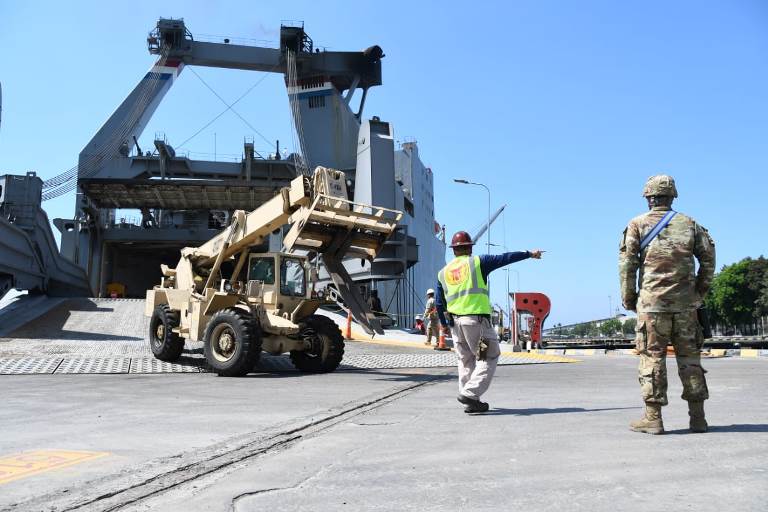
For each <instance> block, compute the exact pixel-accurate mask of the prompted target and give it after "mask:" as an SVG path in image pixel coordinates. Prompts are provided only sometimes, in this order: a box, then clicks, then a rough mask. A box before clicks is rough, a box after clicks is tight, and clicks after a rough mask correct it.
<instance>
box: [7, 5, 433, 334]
mask: <svg viewBox="0 0 768 512" xmlns="http://www.w3.org/2000/svg"><path fill="white" fill-rule="evenodd" d="M147 43H148V49H149V51H150V53H151V54H153V55H156V56H157V57H158V60H157V62H156V63H155V64H154V65H153V66H152V68H151V69H150V70H149V72H147V73H146V75H145V76H144V77H143V78H142V79H141V80H140V81H139V83H138V84H137V85H136V87H135V88H134V89H133V91H132V92H131V93H130V94H129V95H128V96H127V97H126V98H125V100H124V101H123V102H122V103H121V104H120V106H119V107H118V108H117V109H116V110H115V112H114V113H113V114H112V115H111V116H110V117H109V118H108V119H107V121H106V122H105V123H104V125H103V126H102V127H101V128H100V129H99V130H98V131H97V133H96V134H95V135H94V137H93V138H92V139H91V141H89V142H88V144H86V146H85V147H84V148H83V150H82V151H81V153H80V156H79V160H78V165H77V166H76V167H74V168H72V169H70V170H68V171H66V172H64V173H62V174H60V175H59V176H56V177H54V178H51V179H48V180H46V181H44V182H43V184H42V191H41V194H40V195H41V196H42V200H43V201H44V200H46V199H51V198H54V197H58V196H60V195H62V194H65V193H68V192H70V191H72V190H75V191H76V208H75V215H74V216H73V218H70V219H55V220H54V224H55V226H56V227H57V228H58V229H59V230H60V231H61V253H62V255H63V256H64V257H66V258H67V259H68V260H70V261H72V262H73V263H75V264H76V265H79V266H80V267H82V268H83V269H85V272H86V274H87V276H88V283H87V286H88V287H90V289H91V293H92V294H93V295H95V296H108V295H109V294H110V293H114V290H115V289H117V290H120V292H119V293H120V294H121V295H122V296H126V297H139V296H142V294H143V293H144V290H145V289H147V288H149V287H151V286H152V284H153V283H155V282H157V281H158V279H159V277H160V270H159V269H160V265H161V264H171V263H173V262H174V261H175V260H176V259H177V258H178V251H179V249H181V248H182V247H184V246H187V245H190V244H195V243H200V242H203V241H205V240H208V239H210V238H211V237H212V236H213V235H214V234H215V233H216V232H217V231H220V230H221V229H223V228H224V227H226V225H227V224H228V222H229V220H230V215H231V213H232V211H234V210H236V209H244V210H253V209H254V208H256V207H258V206H259V205H261V204H263V203H264V202H265V201H266V200H268V199H269V198H271V197H273V196H274V194H275V193H277V192H278V191H279V190H280V189H281V188H282V187H284V186H286V185H288V183H289V182H290V180H291V179H293V178H294V177H295V176H297V175H300V174H309V173H310V172H311V170H312V169H314V168H315V167H316V166H318V165H322V166H325V167H331V168H335V169H339V170H342V171H344V172H345V173H346V174H347V176H348V177H349V181H348V183H347V188H348V191H349V195H350V198H349V199H350V200H355V201H357V202H360V203H368V204H377V205H381V206H384V207H390V208H399V209H403V210H404V211H406V212H408V215H406V217H407V220H406V221H405V222H403V223H402V225H401V226H400V227H399V228H398V231H397V233H395V235H394V236H392V238H391V239H390V241H389V242H388V243H387V246H386V247H385V249H384V250H383V251H382V253H381V256H380V257H379V258H377V260H376V261H375V262H374V263H373V265H370V264H369V265H368V268H365V266H361V265H359V264H358V263H356V262H347V263H346V265H347V266H348V268H349V269H350V272H351V273H352V275H353V277H354V278H355V280H357V281H359V282H360V283H361V284H363V285H365V286H366V287H367V289H380V290H382V292H383V299H384V300H387V302H388V303H390V305H391V307H392V309H391V313H392V314H393V315H395V316H399V317H402V318H404V317H406V316H407V315H411V314H412V313H413V312H414V311H416V310H418V309H419V308H418V307H415V308H414V307H411V306H408V304H410V303H414V304H416V303H417V301H415V300H414V297H408V298H406V296H405V295H406V291H405V290H407V289H409V288H413V289H414V293H416V294H417V295H418V294H423V291H422V290H420V288H422V287H423V283H421V282H420V280H421V277H420V276H421V275H422V274H424V275H428V274H434V273H436V272H437V268H438V267H437V266H436V263H435V262H438V263H440V264H441V263H442V260H443V256H444V246H440V244H439V241H438V242H437V245H436V243H435V242H436V240H437V239H436V238H435V231H434V220H433V217H434V201H433V199H432V183H431V173H428V172H427V170H426V168H425V167H424V166H423V164H421V162H420V160H419V159H418V152H417V148H416V145H415V143H406V144H404V145H403V147H402V148H400V149H398V150H397V151H396V149H395V142H394V134H393V128H392V125H391V124H390V123H389V122H387V121H384V120H382V119H380V118H379V117H375V116H374V117H371V118H365V117H364V107H365V103H366V98H367V96H368V93H369V90H370V89H371V88H372V87H376V86H379V85H381V83H382V82H381V60H382V58H383V57H384V52H383V51H382V49H381V48H380V47H379V46H375V45H374V46H371V47H369V48H367V49H365V50H363V51H351V52H336V51H325V50H321V49H320V48H315V47H314V44H313V41H312V39H311V38H310V37H309V35H308V34H307V33H306V32H305V31H304V27H303V24H286V25H283V26H281V30H280V46H279V48H267V47H260V46H247V45H238V44H230V42H229V40H227V39H224V40H223V41H221V42H209V41H197V40H195V39H194V37H193V35H192V33H191V32H190V31H189V30H188V29H187V27H186V25H185V23H184V21H183V20H181V19H160V20H159V21H158V23H157V26H156V27H155V29H154V30H153V31H152V32H151V33H150V34H149V37H148V39H147ZM185 66H207V67H219V68H229V69H242V70H253V71H262V72H270V73H279V74H282V75H283V76H284V79H285V83H286V89H287V94H288V99H289V103H290V107H291V115H292V118H293V120H294V124H295V128H296V130H295V140H294V147H295V148H296V153H294V154H292V155H290V156H288V157H283V156H282V155H281V153H280V149H279V145H278V144H277V143H276V145H275V148H274V152H270V154H268V155H260V154H259V153H258V152H257V151H256V150H255V148H254V144H253V142H252V141H246V142H245V143H244V145H243V156H242V159H241V161H240V162H226V161H206V160H194V159H190V158H188V157H187V156H184V155H178V154H177V153H176V151H175V149H174V147H173V144H172V141H171V140H169V139H168V138H166V137H165V136H156V137H155V140H154V141H153V147H152V148H151V149H150V148H141V147H140V146H139V137H140V136H141V133H142V132H143V130H144V128H145V127H146V126H147V123H148V122H149V120H150V118H151V117H152V115H153V113H154V112H155V110H156V109H157V107H158V105H159V104H160V102H161V101H162V99H163V97H164V96H165V94H166V93H167V92H168V91H169V89H170V88H171V87H172V85H173V83H174V81H175V80H176V79H177V78H178V77H179V76H180V74H181V73H182V72H183V70H184V67H185ZM417 203H418V204H417ZM6 206H7V205H6ZM126 210H129V211H133V212H135V215H136V217H137V218H140V219H141V220H140V221H138V222H130V221H125V218H124V217H125V215H124V214H123V213H118V212H125V211H126ZM282 235H283V233H282V232H281V231H280V230H279V229H278V230H276V232H275V233H274V234H273V236H272V237H270V242H269V247H265V249H271V250H278V249H279V247H280V245H281V242H282ZM424 237H426V238H424ZM425 240H428V241H427V242H426V243H425ZM427 261H428V262H429V264H428V267H429V268H426V267H425V265H424V263H426V262H427ZM417 262H420V263H418V264H417ZM415 265H416V266H415ZM420 269H421V270H420ZM408 276H410V278H409V277H408ZM7 281H8V282H9V283H11V285H12V283H13V276H11V277H10V278H9V279H8V280H7ZM387 281H393V282H395V283H396V282H399V281H407V282H408V285H405V284H403V285H401V286H398V285H397V284H394V285H392V286H390V285H384V284H383V283H384V282H387ZM425 282H426V281H425ZM115 285H117V286H115ZM387 286H390V288H391V291H387V290H389V288H387ZM42 288H44V286H42ZM43 291H46V290H45V289H43ZM387 293H390V294H391V297H388V296H387ZM388 298H392V300H388ZM401 323H403V322H401Z"/></svg>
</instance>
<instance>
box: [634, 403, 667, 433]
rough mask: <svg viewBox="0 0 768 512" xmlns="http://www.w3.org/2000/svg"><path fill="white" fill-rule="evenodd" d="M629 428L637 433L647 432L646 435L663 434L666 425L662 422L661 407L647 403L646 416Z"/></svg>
mask: <svg viewBox="0 0 768 512" xmlns="http://www.w3.org/2000/svg"><path fill="white" fill-rule="evenodd" d="M629 428H630V430H634V431H635V432H645V433H646V434H654V435H656V434H663V433H664V423H663V422H662V420H661V406H660V405H659V404H652V403H646V404H645V416H643V417H642V418H640V419H639V420H637V421H633V422H632V423H630V424H629Z"/></svg>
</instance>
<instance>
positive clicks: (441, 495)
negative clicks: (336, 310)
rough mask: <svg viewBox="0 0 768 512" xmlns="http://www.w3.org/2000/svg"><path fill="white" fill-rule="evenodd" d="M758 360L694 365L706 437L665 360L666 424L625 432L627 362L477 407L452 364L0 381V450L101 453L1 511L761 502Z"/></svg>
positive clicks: (514, 382) (26, 481)
mask: <svg viewBox="0 0 768 512" xmlns="http://www.w3.org/2000/svg"><path fill="white" fill-rule="evenodd" d="M402 350H407V349H402ZM767 363H768V361H765V360H739V359H727V358H726V359H717V360H712V361H707V362H706V363H705V364H706V367H707V369H709V370H710V373H709V374H708V378H709V379H710V391H711V394H712V400H710V401H708V402H707V405H708V416H709V420H710V424H711V425H712V432H710V433H708V434H703V435H693V434H688V433H687V415H686V411H685V407H684V405H685V404H684V402H682V401H681V400H680V399H679V398H678V397H679V394H680V385H679V382H678V381H677V379H676V375H674V371H672V372H671V376H670V377H671V378H670V384H671V385H670V399H671V402H672V403H671V405H670V406H669V407H667V408H665V410H664V412H665V423H666V427H667V429H668V430H669V431H670V432H669V433H670V435H666V436H648V435H643V434H637V433H633V432H630V431H629V430H628V428H627V423H628V422H629V421H630V420H631V419H634V418H635V417H637V416H638V415H639V414H640V413H641V407H640V405H641V404H640V399H639V390H638V386H637V381H636V377H635V365H636V360H635V359H634V358H631V357H617V358H585V360H584V361H583V362H581V363H578V364H557V365H552V364H538V365H521V366H505V367H500V368H499V372H498V374H497V379H496V381H495V382H494V385H493V386H492V387H491V390H490V392H489V393H488V395H487V399H488V400H489V402H490V403H491V406H492V409H493V410H492V411H491V413H490V414H487V415H483V416H469V415H466V414H464V413H463V412H462V409H461V406H460V404H458V402H456V401H455V394H456V383H455V381H454V378H455V377H454V373H455V372H454V371H453V370H451V369H438V368H435V369H421V370H419V369H410V370H409V369H402V370H371V371H344V372H337V373H333V374H329V375H317V376H309V375H301V376H299V375H297V374H292V373H283V374H258V375H254V376H252V377H249V378H244V379H223V378H216V377H215V376H213V375H206V374H197V375H136V376H134V375H124V376H110V375H104V376H99V375H93V376H84V375H72V376H8V377H2V380H0V382H2V385H3V393H2V400H3V407H2V409H0V425H1V426H2V430H3V434H4V435H3V436H2V438H1V439H0V454H8V453H9V452H13V451H18V450H25V451H26V450H39V449H45V448H67V449H72V450H93V451H98V452H107V453H108V454H109V455H106V456H104V457H102V458H99V459H96V460H93V461H86V462H83V463H80V464H77V465H73V466H70V467H68V468H64V469H58V470H52V471H48V472H43V473H40V474H37V475H34V476H30V477H27V478H22V479H19V480H15V481H12V482H9V483H5V484H1V485H0V509H2V510H54V509H55V510H164V511H165V510H168V511H173V510H184V511H190V510H212V511H215V510H222V511H224V510H243V511H245V510H263V509H271V510H339V509H349V510H491V509H493V510H510V509H518V508H523V507H524V508H525V509H529V510H563V509H566V508H567V509H568V510H641V509H647V508H648V507H649V506H650V505H649V503H650V501H649V500H650V499H651V498H650V497H651V496H652V497H653V498H654V499H657V500H658V502H659V503H663V508H667V509H672V510H680V509H687V508H691V509H696V510H765V502H766V501H765V500H766V493H767V491H768V484H767V483H766V482H768V443H766V441H768V405H767V404H766V401H765V400H764V399H763V398H762V391H763V390H764V389H765V384H766V383H767V382H768V379H766V377H768V364H767ZM670 368H674V363H673V362H671V365H670ZM445 373H449V374H450V375H449V376H446V375H445Z"/></svg>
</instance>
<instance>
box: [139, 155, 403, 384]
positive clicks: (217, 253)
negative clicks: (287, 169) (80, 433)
mask: <svg viewBox="0 0 768 512" xmlns="http://www.w3.org/2000/svg"><path fill="white" fill-rule="evenodd" d="M401 217H402V213H401V212H399V211H396V210H390V209H387V208H381V207H377V206H371V205H363V204H358V203H354V202H352V201H349V200H348V199H347V186H346V177H345V175H344V173H343V172H341V171H337V170H334V169H328V168H324V167H317V168H316V169H315V171H314V173H313V174H312V176H311V177H310V176H299V177H297V178H295V179H294V180H292V181H291V183H290V186H289V187H286V188H283V189H282V190H281V191H280V193H279V194H277V195H276V196H275V197H273V198H272V199H270V200H269V201H267V202H266V203H264V204H263V205H262V206H260V207H259V208H257V209H256V210H254V211H252V212H250V213H246V212H245V211H242V210H236V211H235V212H234V213H233V215H232V221H231V223H230V225H229V227H227V228H226V229H224V230H223V231H222V232H221V233H219V234H218V235H216V236H215V237H214V238H212V239H211V240H209V241H208V242H206V243H204V244H203V245H201V246H200V247H186V248H184V249H182V250H181V258H180V259H179V262H178V264H177V265H176V268H169V267H168V266H167V265H162V266H161V270H162V275H163V277H162V279H161V282H160V285H159V286H155V287H154V288H153V289H151V290H148V291H147V300H146V306H145V314H146V315H147V316H149V317H150V322H149V339H150V346H151V349H152V353H153V354H154V355H155V357H157V358H158V359H160V360H163V361H175V360H177V359H179V357H180V356H181V353H182V351H183V349H184V343H185V340H189V341H202V342H203V353H204V355H205V359H206V361H207V363H208V365H209V367H210V368H211V369H212V370H213V371H214V372H216V373H217V374H219V375H221V376H242V375H245V374H247V373H248V372H250V371H252V370H253V368H254V366H255V365H256V363H258V361H259V357H260V355H261V352H262V351H265V352H268V353H270V354H283V353H285V352H289V353H290V359H291V361H292V362H293V365H294V366H295V367H296V368H297V369H298V370H300V371H303V372H330V371H333V370H335V369H336V367H338V365H339V363H341V359H342V357H343V355H344V338H343V336H342V334H341V331H340V329H339V328H338V326H337V325H336V323H335V322H334V321H333V320H331V319H330V318H328V317H326V316H323V315H319V314H316V312H317V309H318V307H319V306H320V305H321V304H322V303H323V302H324V299H323V298H320V297H318V296H317V294H315V293H313V288H314V278H316V275H317V273H316V272H310V270H315V268H311V265H310V261H315V262H317V258H318V257H321V258H322V262H323V264H324V265H325V268H326V270H327V272H328V274H329V276H330V278H331V280H332V281H333V284H334V285H335V289H334V293H338V295H339V296H340V298H341V299H342V300H343V302H344V304H345V305H346V307H347V308H348V310H349V313H350V314H351V315H352V317H353V318H354V319H355V320H356V321H357V322H358V323H359V324H360V325H361V326H362V327H363V329H365V330H366V332H368V333H369V334H372V333H374V332H378V333H381V332H383V331H382V329H381V326H380V324H379V323H378V321H377V320H376V319H375V317H374V315H373V314H372V313H371V312H370V310H369V309H368V306H367V304H366V303H365V301H364V300H363V298H362V296H361V295H360V292H359V290H358V288H357V286H354V283H353V282H352V278H351V277H350V276H349V274H348V273H347V271H346V269H345V268H344V266H343V265H342V259H343V258H344V257H359V258H365V259H367V260H369V261H372V260H373V259H374V258H375V257H376V255H377V254H378V253H379V251H380V250H381V248H382V246H383V245H384V242H386V240H387V239H388V238H389V236H390V235H391V234H392V232H393V231H394V230H395V228H396V226H397V223H398V222H399V221H400V219H401ZM284 225H290V226H291V227H290V229H289V231H288V232H287V233H286V234H285V236H284V238H283V248H282V249H283V250H282V252H258V251H259V248H260V247H264V245H265V241H268V237H269V235H270V233H273V232H279V230H281V229H282V228H283V226H284ZM310 274H312V276H313V279H310ZM310 281H312V282H310Z"/></svg>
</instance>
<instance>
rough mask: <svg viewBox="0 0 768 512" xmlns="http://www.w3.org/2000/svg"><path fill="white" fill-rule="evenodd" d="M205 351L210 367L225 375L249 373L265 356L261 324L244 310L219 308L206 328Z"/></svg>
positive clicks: (222, 375)
mask: <svg viewBox="0 0 768 512" xmlns="http://www.w3.org/2000/svg"><path fill="white" fill-rule="evenodd" d="M203 353H204V354H205V360H206V361H207V362H208V366H210V367H211V369H212V370H213V371H214V372H216V373H217V374H219V376H221V377H241V376H243V375H245V374H247V373H248V372H250V371H251V370H253V367H254V366H256V363H258V362H259V356H260V355H261V329H260V328H259V324H258V323H257V322H256V321H255V320H254V319H253V318H252V317H251V315H250V314H248V313H247V312H245V311H243V310H240V309H235V308H229V309H223V310H221V311H218V312H217V313H216V314H214V315H213V318H211V320H210V321H209V322H208V326H207V327H206V328H205V336H204V337H203Z"/></svg>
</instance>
